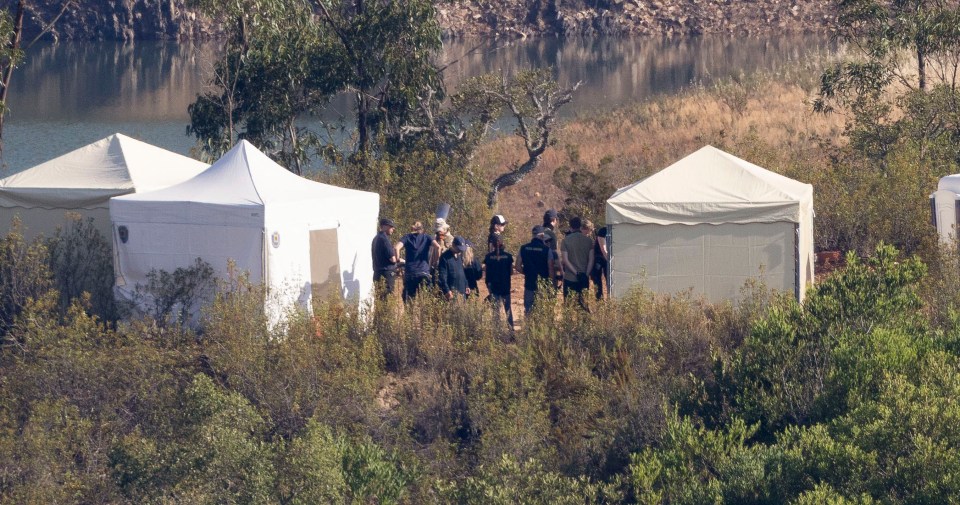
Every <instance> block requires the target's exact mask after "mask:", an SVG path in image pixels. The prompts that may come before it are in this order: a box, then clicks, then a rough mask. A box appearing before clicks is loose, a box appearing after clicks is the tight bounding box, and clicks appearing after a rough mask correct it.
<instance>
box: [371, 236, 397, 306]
mask: <svg viewBox="0 0 960 505" xmlns="http://www.w3.org/2000/svg"><path fill="white" fill-rule="evenodd" d="M396 228H397V225H396V224H394V222H393V220H392V219H381V220H380V233H377V236H376V237H373V244H372V246H371V253H372V254H373V283H374V285H375V286H376V288H377V298H379V299H381V300H383V299H385V298H386V297H387V296H389V295H390V294H391V293H393V281H394V278H393V276H394V274H395V273H396V271H397V253H396V251H395V250H394V249H393V244H392V243H391V242H390V235H392V234H393V230H395V229H396ZM381 279H383V280H382V281H381Z"/></svg>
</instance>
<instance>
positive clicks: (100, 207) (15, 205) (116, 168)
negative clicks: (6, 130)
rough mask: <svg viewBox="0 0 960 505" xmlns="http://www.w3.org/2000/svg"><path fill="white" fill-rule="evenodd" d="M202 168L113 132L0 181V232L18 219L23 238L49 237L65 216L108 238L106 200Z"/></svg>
mask: <svg viewBox="0 0 960 505" xmlns="http://www.w3.org/2000/svg"><path fill="white" fill-rule="evenodd" d="M207 166H208V165H207V164H206V163H201V162H199V161H197V160H194V159H191V158H188V157H186V156H182V155H179V154H177V153H173V152H170V151H167V150H165V149H162V148H159V147H156V146H152V145H150V144H147V143H144V142H141V141H139V140H135V139H132V138H130V137H127V136H125V135H122V134H120V133H116V134H114V135H111V136H109V137H107V138H105V139H101V140H98V141H96V142H94V143H92V144H89V145H87V146H84V147H81V148H79V149H76V150H74V151H71V152H69V153H67V154H64V155H63V156H60V157H58V158H54V159H52V160H50V161H47V162H44V163H41V164H39V165H37V166H35V167H33V168H29V169H27V170H24V171H22V172H19V173H16V174H13V175H11V176H9V177H6V178H4V179H0V233H3V234H6V233H7V232H8V231H9V229H10V224H11V222H12V220H13V217H14V216H16V215H19V216H20V220H21V221H22V223H23V225H24V228H25V229H24V234H25V236H27V237H34V236H36V235H38V234H41V233H42V234H44V235H46V236H48V237H49V236H52V235H53V233H54V232H55V231H56V229H57V227H58V226H61V225H63V224H64V223H65V222H66V221H65V217H64V215H65V214H66V213H68V212H69V213H75V214H79V215H81V216H84V217H90V218H93V222H94V225H95V226H96V227H97V229H99V230H100V231H101V232H102V233H103V234H104V237H109V236H110V214H109V200H110V198H111V197H114V196H117V195H125V194H128V193H140V192H144V191H153V190H155V189H160V188H164V187H167V186H170V185H173V184H177V183H180V182H183V181H185V180H187V179H189V178H191V177H193V176H195V175H197V174H199V173H200V172H202V171H203V170H205V169H206V168H207Z"/></svg>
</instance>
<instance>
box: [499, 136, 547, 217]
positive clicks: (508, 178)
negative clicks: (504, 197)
mask: <svg viewBox="0 0 960 505" xmlns="http://www.w3.org/2000/svg"><path fill="white" fill-rule="evenodd" d="M538 151H539V152H536V153H530V159H528V160H527V161H526V162H525V163H524V164H523V165H520V167H519V168H517V169H516V170H513V171H511V172H507V173H505V174H502V175H501V176H500V177H497V178H496V179H494V181H493V182H492V183H491V184H490V192H489V193H487V207H488V208H491V209H492V208H494V206H496V205H497V194H498V193H499V192H500V190H501V189H503V188H508V187H510V186H513V185H514V184H517V183H519V182H520V181H522V180H523V178H524V177H526V176H527V174H529V173H530V172H533V171H534V170H535V169H536V168H537V166H538V165H540V158H541V156H542V155H543V151H544V149H539V150H538Z"/></svg>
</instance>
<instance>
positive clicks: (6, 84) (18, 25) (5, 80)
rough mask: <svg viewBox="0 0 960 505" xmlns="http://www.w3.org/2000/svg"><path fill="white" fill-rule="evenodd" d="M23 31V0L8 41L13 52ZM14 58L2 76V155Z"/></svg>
mask: <svg viewBox="0 0 960 505" xmlns="http://www.w3.org/2000/svg"><path fill="white" fill-rule="evenodd" d="M22 33H23V0H19V1H18V2H17V13H16V16H15V17H14V20H13V33H12V34H11V35H10V41H9V42H8V44H9V47H10V50H11V53H12V52H15V51H17V50H18V49H20V37H21V34H22ZM14 63H15V62H14V61H13V60H11V61H9V62H7V68H5V69H3V75H2V76H0V79H2V82H0V105H2V106H3V109H4V110H0V156H2V155H3V123H4V118H6V117H7V113H6V110H5V109H6V106H7V95H8V92H9V90H10V79H11V78H12V77H13V68H14V67H15V66H16V65H15V64H14Z"/></svg>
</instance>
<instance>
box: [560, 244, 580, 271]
mask: <svg viewBox="0 0 960 505" xmlns="http://www.w3.org/2000/svg"><path fill="white" fill-rule="evenodd" d="M560 261H561V262H562V264H563V268H564V270H565V271H570V272H573V273H574V274H576V273H577V269H576V268H573V263H570V256H569V255H568V254H567V250H566V249H561V250H560Z"/></svg>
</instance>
